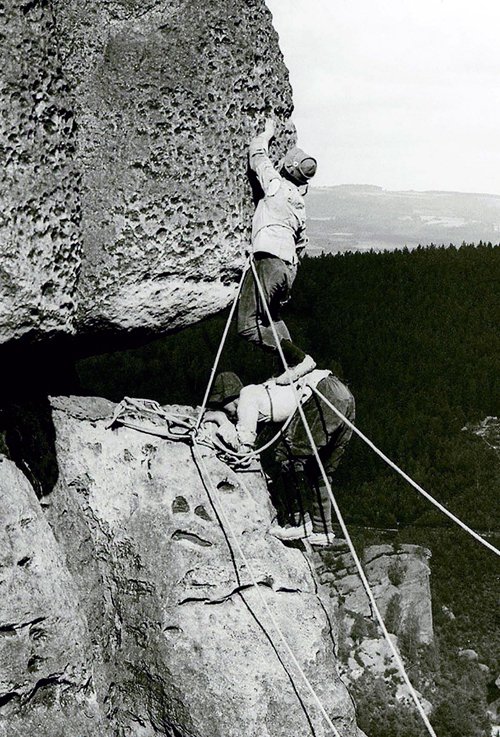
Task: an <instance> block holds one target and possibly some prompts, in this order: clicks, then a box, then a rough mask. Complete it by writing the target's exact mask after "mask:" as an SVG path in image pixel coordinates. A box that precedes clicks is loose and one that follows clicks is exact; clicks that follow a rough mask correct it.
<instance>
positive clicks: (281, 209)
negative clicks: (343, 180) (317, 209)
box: [238, 118, 317, 383]
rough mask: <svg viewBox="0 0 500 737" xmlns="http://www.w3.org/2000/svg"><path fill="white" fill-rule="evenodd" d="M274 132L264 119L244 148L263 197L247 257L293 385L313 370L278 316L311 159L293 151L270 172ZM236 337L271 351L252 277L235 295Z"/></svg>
mask: <svg viewBox="0 0 500 737" xmlns="http://www.w3.org/2000/svg"><path fill="white" fill-rule="evenodd" d="M274 131H275V124H274V121H273V120H272V119H270V118H268V119H267V120H266V124H265V128H264V132H263V133H261V134H260V135H258V136H256V137H255V138H254V139H253V140H252V141H251V143H250V152H249V155H250V167H251V169H252V170H253V171H254V172H255V174H256V175H257V179H258V181H259V184H260V187H261V189H262V192H263V197H262V199H260V200H259V202H258V203H257V207H256V210H255V214H254V217H253V226H252V253H253V257H254V260H255V267H256V271H257V274H258V277H259V281H260V283H261V285H262V291H263V293H264V295H265V300H266V303H267V306H268V308H269V312H270V314H271V317H272V320H273V323H274V327H275V329H276V332H277V334H278V336H279V338H280V343H281V347H282V349H283V353H284V355H285V358H286V361H287V363H288V365H289V366H290V367H291V371H292V378H293V379H296V378H299V377H300V376H303V375H304V374H306V373H307V372H308V371H311V370H312V369H313V368H314V367H315V365H316V364H315V362H314V360H313V359H312V358H311V356H308V355H306V354H305V353H304V351H302V350H301V349H300V348H298V347H297V346H296V345H294V344H293V343H292V341H291V338H290V333H289V331H288V328H287V326H286V325H285V323H284V322H283V320H282V319H281V316H280V310H281V307H282V306H283V305H284V304H285V303H286V302H287V301H288V300H289V299H290V292H291V288H292V284H293V282H294V279H295V276H296V273H297V264H298V260H299V256H300V255H301V253H302V251H303V250H304V248H305V247H306V244H307V238H306V235H305V224H306V215H305V208H304V195H305V193H306V192H307V184H308V181H309V179H311V177H313V176H314V174H315V172H316V166H317V164H316V160H315V159H313V158H312V157H311V156H308V155H307V154H305V153H304V151H302V150H301V149H300V148H297V147H294V148H292V149H290V151H288V153H287V154H286V156H285V157H284V159H283V160H282V161H281V163H280V166H279V171H278V170H277V169H275V167H274V166H273V164H272V162H271V160H270V158H269V155H268V149H269V141H270V140H271V138H272V137H273V136H274ZM238 333H239V335H240V336H241V337H243V338H245V339H246V340H249V341H251V342H252V343H257V344H258V345H260V346H261V347H263V348H266V349H268V350H272V351H276V350H277V348H276V342H275V339H274V335H273V331H272V329H271V326H270V325H269V321H268V318H267V314H266V310H265V307H264V305H263V304H262V300H261V298H260V294H259V290H258V287H257V285H256V284H255V280H254V276H253V273H252V271H249V272H248V273H247V275H246V277H245V279H244V282H243V286H242V290H241V294H240V299H239V303H238ZM276 380H277V382H278V383H285V382H287V381H288V378H287V376H286V374H282V375H281V376H279V377H277V379H276Z"/></svg>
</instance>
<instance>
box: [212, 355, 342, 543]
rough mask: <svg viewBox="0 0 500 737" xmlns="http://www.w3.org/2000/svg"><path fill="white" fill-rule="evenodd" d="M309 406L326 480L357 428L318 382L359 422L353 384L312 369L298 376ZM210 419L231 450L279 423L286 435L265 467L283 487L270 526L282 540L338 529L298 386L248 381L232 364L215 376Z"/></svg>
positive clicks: (326, 537) (249, 445)
mask: <svg viewBox="0 0 500 737" xmlns="http://www.w3.org/2000/svg"><path fill="white" fill-rule="evenodd" d="M294 385H295V389H296V390H297V392H298V394H299V396H300V401H301V404H302V406H303V408H304V414H305V417H306V420H307V423H308V425H309V428H310V430H311V433H312V437H313V439H314V443H315V444H316V447H317V448H318V454H319V457H320V459H321V461H322V463H323V466H324V468H325V471H326V474H327V477H328V480H329V482H330V484H331V483H332V477H333V474H334V472H335V470H336V468H337V466H338V464H339V462H340V459H341V457H342V456H343V454H344V451H345V449H346V447H347V444H348V442H349V440H350V438H351V435H352V430H351V429H350V428H349V426H348V425H347V424H346V423H345V422H343V420H341V419H340V418H339V417H338V415H337V414H336V413H335V412H333V411H332V410H331V409H330V408H329V407H328V406H327V405H326V404H325V403H324V402H323V400H322V399H320V398H319V397H318V396H317V395H316V394H314V392H313V389H315V388H317V389H318V391H320V392H321V393H322V394H323V396H325V397H326V399H328V400H329V401H330V402H331V403H332V404H333V405H334V406H335V407H336V408H337V409H338V410H339V411H340V412H341V413H342V414H343V415H344V416H345V417H347V419H348V420H350V421H351V422H354V418H355V402H354V397H353V396H352V394H351V392H350V391H349V389H348V388H347V387H346V386H345V384H343V383H342V382H341V381H340V379H338V378H337V377H336V376H334V375H333V374H332V373H331V371H328V370H320V369H315V370H313V371H310V372H309V373H308V374H307V376H303V377H302V378H301V379H298V380H297V381H296V382H294ZM208 406H209V410H208V411H207V412H206V413H205V416H204V419H205V421H206V422H212V423H214V424H215V425H216V428H217V429H216V431H215V433H216V435H217V436H218V437H219V438H220V439H221V440H222V441H223V442H224V443H225V444H226V445H227V446H228V447H229V448H232V449H233V450H236V451H238V452H240V453H249V452H251V451H252V450H253V448H254V445H255V440H256V437H257V432H258V431H260V430H261V429H262V428H263V426H264V427H265V426H266V425H268V424H269V423H273V424H276V425H282V426H283V424H284V423H285V422H287V420H288V419H289V418H291V421H290V423H289V424H288V426H287V427H286V429H283V431H282V437H281V438H280V440H279V441H278V442H277V444H276V445H274V446H272V450H271V451H270V454H271V458H269V459H268V461H267V462H266V464H264V465H266V466H267V467H266V469H265V470H266V473H267V475H268V476H270V478H271V480H272V481H273V482H274V484H275V485H278V486H279V484H280V483H281V482H282V483H284V486H285V489H286V499H284V500H283V501H284V503H285V506H286V507H287V508H288V509H287V511H286V513H285V514H282V515H281V516H282V518H283V522H284V524H283V525H282V526H281V525H280V526H278V525H273V526H272V527H271V529H270V532H271V534H273V535H274V536H275V537H277V538H278V539H280V540H283V541H286V540H297V539H300V538H303V539H306V540H308V541H309V542H310V543H311V545H316V546H325V545H329V544H330V543H331V542H332V540H333V538H334V537H335V535H334V533H333V526H332V505H331V502H330V496H329V494H328V490H327V487H326V484H325V482H324V479H323V477H322V475H321V472H320V470H319V467H318V465H317V463H316V458H315V457H314V452H313V449H312V447H311V444H310V442H309V438H308V436H307V433H306V431H305V429H304V426H303V424H302V419H301V417H300V414H299V412H298V410H297V404H296V394H295V392H294V390H293V388H292V386H291V385H290V384H286V385H279V384H277V383H276V381H274V380H273V379H270V380H269V381H266V382H264V384H249V385H248V386H243V384H242V382H241V380H240V379H239V377H238V376H237V375H236V374H235V373H233V372H232V371H225V372H223V373H221V374H218V376H217V377H216V379H215V381H214V384H213V387H212V392H211V394H210V397H209V400H208Z"/></svg>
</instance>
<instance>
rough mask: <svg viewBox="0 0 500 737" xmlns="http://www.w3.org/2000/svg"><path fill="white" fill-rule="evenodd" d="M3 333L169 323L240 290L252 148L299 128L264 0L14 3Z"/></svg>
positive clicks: (8, 26)
mask: <svg viewBox="0 0 500 737" xmlns="http://www.w3.org/2000/svg"><path fill="white" fill-rule="evenodd" d="M2 19H3V24H4V28H3V32H2V38H3V40H4V41H5V42H6V43H5V44H2V47H3V48H5V56H4V57H3V59H2V65H3V66H2V69H3V78H4V86H3V91H2V109H3V110H4V117H3V120H2V126H3V128H2V138H3V140H2V146H3V150H4V152H5V155H6V165H5V166H4V167H3V168H2V179H1V198H2V215H1V221H0V237H1V241H0V246H1V248H0V289H1V300H0V302H1V304H2V309H1V311H0V342H1V343H4V342H6V341H7V340H9V339H12V338H19V337H22V336H24V337H25V338H26V339H43V338H44V336H45V337H46V336H47V335H53V334H56V333H59V334H73V333H75V332H76V333H79V334H94V333H96V334H99V333H109V332H111V331H112V332H114V333H115V332H118V331H123V332H129V331H135V330H142V331H144V332H160V331H164V330H168V329H171V328H173V327H176V326H181V325H185V324H188V323H191V322H194V321H196V320H199V319H200V318H201V317H203V316H205V315H206V314H209V313H211V312H214V311H216V310H218V309H220V308H221V307H223V306H224V305H225V304H227V303H228V301H229V300H230V299H231V297H232V296H233V295H234V290H235V279H236V277H237V273H238V270H239V268H240V267H241V265H242V261H243V254H244V250H245V247H246V245H247V242H248V236H249V227H250V221H251V212H252V195H251V188H250V185H249V181H248V178H247V154H246V151H247V144H248V140H249V138H250V136H251V135H253V133H254V132H255V131H256V129H257V128H258V127H259V125H260V124H261V123H262V120H263V118H264V115H265V114H266V113H268V112H270V111H272V112H273V114H274V115H275V116H276V117H277V118H278V119H279V120H281V121H282V122H283V123H287V125H288V127H287V128H286V127H281V129H280V132H279V134H278V138H277V142H276V144H275V148H274V154H275V155H276V157H279V156H280V155H281V154H282V152H283V150H284V146H285V145H287V142H290V141H291V140H292V138H293V135H294V132H293V126H291V124H289V123H288V121H289V117H290V114H291V110H292V102H291V90H290V85H289V83H288V73H287V70H286V68H285V66H284V63H283V59H282V56H281V52H280V50H279V47H278V39H277V34H276V32H275V31H274V29H273V27H272V24H271V15H270V12H269V11H268V9H267V8H266V5H265V3H264V0H251V1H248V0H218V1H217V2H208V3H199V2H188V0H168V2H159V0H153V1H149V2H147V3H144V2H139V1H134V0H111V1H106V2H104V0H92V2H83V3H82V2H80V1H78V2H77V0H70V1H69V2H68V1H66V0H65V1H64V2H61V1H60V0H54V2H52V3H34V2H31V3H28V2H26V3H14V2H7V4H6V7H5V12H4V13H3V14H2Z"/></svg>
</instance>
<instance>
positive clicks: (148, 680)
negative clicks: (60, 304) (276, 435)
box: [0, 398, 361, 737]
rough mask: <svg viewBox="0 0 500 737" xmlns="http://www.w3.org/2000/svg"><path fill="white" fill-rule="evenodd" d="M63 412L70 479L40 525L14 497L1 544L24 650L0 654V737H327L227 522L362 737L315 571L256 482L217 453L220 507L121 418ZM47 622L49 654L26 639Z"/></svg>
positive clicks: (59, 422) (178, 455)
mask: <svg viewBox="0 0 500 737" xmlns="http://www.w3.org/2000/svg"><path fill="white" fill-rule="evenodd" d="M52 404H53V408H54V422H55V427H56V431H57V442H56V445H57V456H58V461H59V480H58V483H57V485H56V487H55V489H54V491H53V492H52V493H51V494H50V495H49V496H46V497H44V499H43V505H44V513H42V511H41V509H40V506H39V504H38V502H37V500H36V499H35V497H34V494H33V492H32V491H31V490H29V487H28V485H27V484H26V481H24V480H23V482H22V483H21V484H20V485H19V486H20V487H21V488H22V489H23V495H24V496H23V497H22V500H21V501H20V500H18V499H17V498H16V496H17V495H18V494H19V492H18V489H17V487H16V488H14V487H12V488H11V489H10V493H8V494H6V495H5V496H2V500H3V504H4V510H3V511H4V514H3V516H2V517H1V518H0V521H1V525H0V530H3V534H4V537H5V538H6V539H7V538H8V539H9V540H10V541H11V542H10V548H9V550H12V551H13V552H9V554H8V555H7V556H5V557H4V559H3V561H2V564H3V567H2V569H1V571H2V576H3V580H4V582H5V581H6V582H8V586H9V589H8V594H9V596H8V601H9V603H8V604H7V600H5V601H4V604H3V610H2V607H0V635H1V634H2V632H3V631H4V630H5V629H6V628H8V627H10V628H12V629H13V630H15V633H16V634H15V635H12V636H11V639H10V640H8V641H7V640H5V642H8V643H10V641H11V640H12V641H15V642H16V643H21V645H22V646H21V645H19V646H18V647H19V649H18V650H17V651H16V653H17V654H16V656H15V658H14V656H13V655H12V654H11V653H10V651H7V650H5V649H4V650H3V651H2V654H3V655H4V658H2V660H1V661H0V684H2V687H3V689H4V692H3V702H2V696H1V695H0V728H1V726H2V725H3V726H4V727H5V730H4V733H3V734H2V733H1V732H0V734H2V737H4V735H5V737H7V735H8V737H11V735H12V734H16V733H15V732H9V731H8V729H7V727H9V726H11V725H15V727H16V729H17V730H18V733H19V734H20V735H21V734H22V735H23V736H24V735H28V734H29V735H31V734H41V735H43V737H62V735H63V734H64V735H65V737H66V735H69V734H71V735H73V734H74V735H80V734H81V735H82V736H83V737H108V736H109V737H111V735H112V736H113V737H155V736H157V735H160V736H163V737H220V736H221V735H224V737H241V736H242V735H245V737H290V735H299V734H300V735H310V736H311V737H330V734H331V732H330V730H329V729H328V727H327V725H326V723H325V721H324V719H323V718H322V716H321V714H320V712H319V709H318V706H317V704H316V703H315V701H314V700H313V698H312V697H311V694H310V692H309V691H308V689H307V688H306V687H305V685H304V683H303V681H302V679H301V677H300V675H299V673H298V672H297V670H296V668H295V666H294V664H293V662H292V660H291V658H290V655H289V653H288V652H287V650H286V648H285V647H284V646H283V644H282V642H281V640H280V638H279V636H278V634H277V632H276V630H275V627H274V625H273V623H272V621H271V619H270V617H269V613H268V612H267V610H266V608H265V607H264V605H263V602H262V600H261V598H260V597H259V596H258V592H257V590H256V589H255V587H253V585H252V581H251V577H250V575H249V571H248V568H247V565H246V564H245V562H244V561H243V560H242V559H241V557H240V555H239V553H238V551H237V549H236V547H235V544H234V540H233V538H232V537H231V533H230V530H229V527H228V524H227V521H226V522H224V524H221V508H223V510H224V512H225V514H226V515H227V519H228V520H229V523H230V526H231V527H232V528H233V530H234V532H235V534H236V536H237V539H238V541H239V542H240V545H241V547H242V548H243V550H244V552H245V555H246V557H247V560H248V561H249V564H250V565H251V566H252V569H253V571H254V574H255V578H256V580H257V582H258V591H259V592H260V593H261V595H262V597H263V599H264V600H265V602H266V604H267V606H268V607H269V609H270V610H271V612H272V613H273V615H274V617H275V619H276V621H277V622H278V624H279V626H280V628H281V629H282V631H283V633H284V635H285V637H286V639H287V641H288V643H289V645H290V648H291V649H292V651H293V652H294V654H295V656H296V657H297V659H298V661H299V663H300V665H301V667H302V668H303V669H304V671H305V673H306V675H307V677H308V679H309V680H310V682H311V683H312V685H313V687H314V689H315V690H316V692H317V694H318V697H319V699H320V700H321V702H322V704H323V706H324V707H325V709H326V710H327V712H328V714H329V715H330V717H331V718H332V720H333V721H334V723H335V725H336V726H337V728H338V730H339V732H340V734H341V735H342V737H361V733H360V732H359V730H358V729H357V727H356V723H355V718H354V709H353V704H352V701H351V699H350V698H349V695H348V693H347V690H346V688H345V686H344V684H343V683H342V681H341V680H340V678H339V674H338V671H337V665H336V652H335V651H336V642H335V639H334V638H333V637H332V627H333V623H332V622H331V621H329V619H328V617H327V615H326V613H325V609H324V607H323V605H322V603H321V601H320V599H319V598H318V595H317V591H316V583H315V580H314V577H313V576H312V573H311V569H310V567H309V563H308V561H307V560H306V558H305V557H304V555H303V554H302V553H301V552H300V551H298V550H295V549H290V548H287V547H285V546H284V545H282V544H281V543H280V542H279V541H278V540H276V539H275V538H274V537H273V536H271V535H270V534H269V533H268V527H269V524H270V522H271V513H272V508H271V506H270V502H269V498H268V495H267V490H266V485H265V482H264V479H263V478H262V476H261V475H260V473H240V474H235V473H234V472H232V471H230V470H229V469H228V467H227V466H225V465H224V464H222V463H221V462H220V461H219V460H217V459H216V458H215V457H214V456H213V454H212V453H211V452H210V451H207V450H206V451H204V453H206V463H207V465H208V469H209V472H210V474H211V477H212V479H213V483H214V485H215V487H216V488H217V498H215V496H214V493H213V489H212V490H211V489H210V487H207V486H206V484H205V483H204V482H203V480H202V478H201V476H200V474H199V472H198V470H197V467H196V465H195V464H194V462H193V457H192V454H191V450H190V448H189V446H187V445H186V444H184V443H180V442H174V443H172V442H171V441H166V440H161V439H159V438H155V437H152V436H148V435H145V434H143V433H139V432H137V431H134V430H129V429H126V428H120V429H118V430H113V431H112V430H108V429H106V427H105V425H106V420H107V419H109V417H110V415H111V414H112V410H113V405H112V404H111V403H110V402H107V401H105V400H96V399H87V398H71V399H64V398H59V399H55V400H53V402H52ZM5 464H8V466H7V468H8V469H12V468H13V465H12V464H10V463H9V462H8V461H4V464H1V463H0V478H2V479H3V484H4V488H6V489H9V488H10V486H9V485H10V484H11V477H10V476H9V475H8V474H2V468H4V467H5ZM17 474H18V476H19V472H18V471H17ZM27 487H28V488H27ZM28 497H29V499H28ZM24 498H27V499H28V502H29V515H28V514H27V513H26V512H25V511H24V506H26V503H25V501H24ZM37 507H38V508H37ZM44 515H45V518H44ZM28 516H29V517H30V518H33V519H32V520H31V521H30V523H29V525H28V524H27V525H25V526H24V527H23V524H24V523H23V519H24V518H25V517H28ZM34 519H36V524H35V522H34V521H33V520H34ZM47 522H48V523H49V524H50V528H51V529H50V528H49V526H48V524H47ZM42 547H45V548H46V551H45V553H44V554H43V555H42V552H41V550H40V549H41V548H42ZM27 556H28V557H30V560H31V561H32V562H31V563H27V562H25V561H26V558H27ZM39 560H41V561H42V563H43V565H42V564H41V563H40V562H38V561H39ZM30 566H31V568H30ZM30 576H31V577H30ZM0 585H1V584H0ZM3 585H4V586H5V583H4V584H3ZM14 590H15V591H17V594H16V595H13V592H14ZM38 591H41V592H42V593H41V594H39V593H38ZM51 591H53V600H51V599H50V596H49V595H48V594H49V592H51ZM33 592H36V595H34V593H33ZM63 594H64V596H63ZM27 601H30V604H29V606H26V604H25V602H27ZM40 618H43V621H44V624H43V625H41V627H42V629H43V631H44V633H45V635H44V637H43V638H42V639H41V640H40V642H38V644H37V645H36V649H35V648H34V647H33V643H32V641H31V639H30V637H31V635H30V626H32V625H33V624H34V626H37V625H36V622H35V620H40ZM40 621H41V620H40ZM72 622H73V626H71V625H72ZM30 623H31V624H30ZM9 632H10V630H9ZM20 633H22V639H21V634H20ZM9 637H10V635H9ZM15 638H17V639H15ZM1 646H2V638H1V637H0V647H1ZM8 646H10V645H8ZM33 656H36V658H37V660H36V663H37V668H38V671H37V673H36V674H32V673H31V672H30V663H32V662H35V661H33V660H32V658H33ZM86 658H88V660H89V661H90V662H88V661H87V660H86ZM6 663H9V665H6ZM56 676H57V677H56ZM38 682H40V684H41V685H43V686H44V693H45V699H46V701H45V702H44V703H46V704H48V705H51V706H50V708H49V707H48V706H47V708H46V709H45V711H43V712H39V711H37V710H36V709H35V708H34V702H33V701H32V696H31V697H30V694H31V693H32V691H33V689H34V688H35V689H36V684H37V683H38ZM38 690H39V689H38ZM10 694H14V695H13V696H12V698H10V696H9V695H10ZM76 694H78V698H79V699H80V700H81V709H80V712H78V713H77V712H76V711H75V704H77V703H78V701H77V700H76V699H77V696H76ZM9 699H10V700H9ZM90 706H92V708H90ZM7 709H8V711H6V710H7ZM54 713H56V714H57V715H58V716H57V718H55V717H54ZM63 716H65V717H66V718H67V722H66V727H65V730H66V731H62V730H61V728H60V721H61V719H62V718H63ZM2 719H3V721H2ZM82 724H83V725H84V726H82Z"/></svg>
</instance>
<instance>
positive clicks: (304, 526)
mask: <svg viewBox="0 0 500 737" xmlns="http://www.w3.org/2000/svg"><path fill="white" fill-rule="evenodd" d="M269 532H270V533H271V535H273V536H274V537H277V538H278V540H284V541H286V540H300V539H301V538H303V537H307V536H309V535H311V534H312V522H311V518H310V517H309V515H306V516H305V517H304V519H303V521H302V522H301V523H300V524H298V525H289V524H286V525H284V526H283V527H280V525H272V526H271V527H270V528H269Z"/></svg>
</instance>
